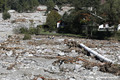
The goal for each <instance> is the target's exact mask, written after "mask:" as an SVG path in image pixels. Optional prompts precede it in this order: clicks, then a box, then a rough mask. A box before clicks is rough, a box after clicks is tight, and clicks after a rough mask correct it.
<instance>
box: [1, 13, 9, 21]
mask: <svg viewBox="0 0 120 80" xmlns="http://www.w3.org/2000/svg"><path fill="white" fill-rule="evenodd" d="M10 17H11V15H10V14H9V13H8V12H6V11H5V12H3V14H2V18H3V19H4V20H6V19H10Z"/></svg>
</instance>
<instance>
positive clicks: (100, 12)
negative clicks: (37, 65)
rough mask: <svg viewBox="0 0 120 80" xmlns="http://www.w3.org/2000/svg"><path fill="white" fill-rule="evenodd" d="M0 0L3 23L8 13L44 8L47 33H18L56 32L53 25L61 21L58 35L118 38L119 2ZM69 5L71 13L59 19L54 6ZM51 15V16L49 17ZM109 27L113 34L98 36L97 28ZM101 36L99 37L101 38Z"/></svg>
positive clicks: (24, 31)
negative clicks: (8, 11) (71, 7)
mask: <svg viewBox="0 0 120 80" xmlns="http://www.w3.org/2000/svg"><path fill="white" fill-rule="evenodd" d="M105 1H106V2H105V3H101V0H0V12H4V13H3V16H4V17H3V19H8V18H10V15H9V14H8V13H7V12H6V11H7V10H9V9H14V10H16V11H18V12H30V11H34V10H35V8H36V7H37V6H38V5H39V4H43V5H46V6H47V7H48V8H47V22H46V25H47V26H49V29H44V28H43V27H37V28H33V27H30V29H24V28H21V29H20V32H21V33H28V34H40V33H41V32H47V31H55V30H56V23H57V21H59V20H62V21H63V23H64V26H62V27H60V28H59V29H58V30H57V31H58V32H60V33H68V34H69V33H70V34H79V35H82V36H86V38H98V39H100V38H101V39H106V38H107V37H118V36H119V32H118V31H117V25H118V24H119V23H120V20H119V18H120V7H119V4H120V1H119V0H105ZM66 4H69V5H70V6H73V7H74V8H75V9H72V10H71V11H70V13H69V14H68V13H67V12H66V13H65V14H64V15H63V16H62V17H61V16H60V15H59V14H58V13H57V12H56V11H55V10H54V6H55V5H58V7H59V8H60V9H61V6H63V5H66ZM48 12H50V13H48ZM103 23H108V24H109V25H110V26H115V27H114V32H109V31H106V32H98V31H97V28H98V25H99V24H103ZM101 34H102V37H100V36H101Z"/></svg>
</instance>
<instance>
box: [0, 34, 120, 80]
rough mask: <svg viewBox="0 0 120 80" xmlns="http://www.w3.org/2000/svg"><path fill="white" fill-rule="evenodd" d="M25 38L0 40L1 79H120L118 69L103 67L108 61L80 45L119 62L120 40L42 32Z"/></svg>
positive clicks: (119, 70)
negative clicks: (49, 34) (81, 45)
mask: <svg viewBox="0 0 120 80" xmlns="http://www.w3.org/2000/svg"><path fill="white" fill-rule="evenodd" d="M22 39H23V35H14V36H11V37H9V38H7V39H6V40H5V41H4V42H2V43H0V80H120V76H119V75H120V69H119V68H117V69H116V68H115V67H114V68H113V67H111V70H112V69H114V71H111V72H110V71H109V69H108V67H107V66H106V68H107V69H108V71H107V70H103V69H105V67H102V68H101V67H99V66H103V65H104V64H105V63H104V62H101V61H99V60H97V59H96V58H95V57H94V56H88V55H87V54H86V53H87V52H86V51H85V50H84V49H82V48H80V47H78V44H77V43H83V44H85V45H86V46H88V47H90V48H91V49H93V50H95V51H97V52H98V53H99V54H101V55H103V56H105V57H107V58H109V59H111V60H113V61H114V63H115V64H120V63H119V62H120V54H119V52H120V49H119V47H120V42H116V41H106V40H91V39H80V38H72V37H63V36H55V37H54V38H49V37H48V36H42V35H40V36H32V39H31V40H22ZM118 67H120V66H119V65H118ZM116 70H117V71H116ZM115 71H116V72H115Z"/></svg>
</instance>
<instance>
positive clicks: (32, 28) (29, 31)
mask: <svg viewBox="0 0 120 80" xmlns="http://www.w3.org/2000/svg"><path fill="white" fill-rule="evenodd" d="M36 31H37V28H34V27H30V28H29V30H28V33H29V34H35V33H36Z"/></svg>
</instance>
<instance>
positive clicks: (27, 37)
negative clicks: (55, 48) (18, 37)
mask: <svg viewBox="0 0 120 80" xmlns="http://www.w3.org/2000/svg"><path fill="white" fill-rule="evenodd" d="M30 39H31V35H30V34H25V35H24V38H23V40H30Z"/></svg>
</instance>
